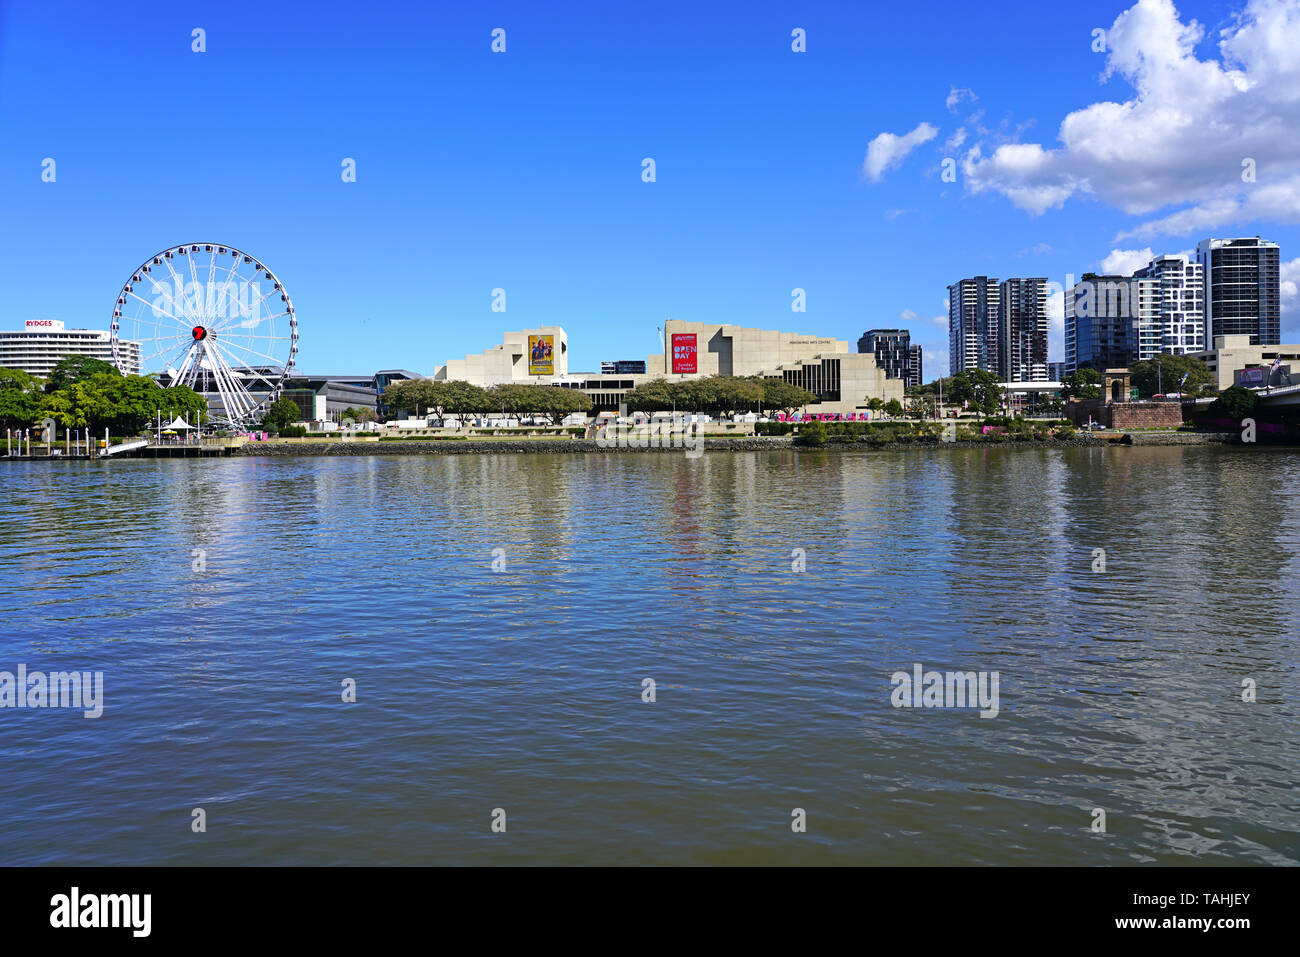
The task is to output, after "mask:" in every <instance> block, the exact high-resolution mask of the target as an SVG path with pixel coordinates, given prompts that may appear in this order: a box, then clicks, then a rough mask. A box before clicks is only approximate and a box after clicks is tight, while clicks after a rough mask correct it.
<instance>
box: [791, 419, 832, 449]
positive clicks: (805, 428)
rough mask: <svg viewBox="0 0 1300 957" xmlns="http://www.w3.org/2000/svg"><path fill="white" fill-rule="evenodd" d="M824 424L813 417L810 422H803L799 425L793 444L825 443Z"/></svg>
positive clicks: (813, 444)
mask: <svg viewBox="0 0 1300 957" xmlns="http://www.w3.org/2000/svg"><path fill="white" fill-rule="evenodd" d="M826 434H827V433H826V425H825V423H822V422H819V421H817V420H816V419H813V420H812V421H811V422H803V423H801V424H800V425H799V434H798V435H796V436H795V437H794V443H795V445H811V446H817V445H825V444H826Z"/></svg>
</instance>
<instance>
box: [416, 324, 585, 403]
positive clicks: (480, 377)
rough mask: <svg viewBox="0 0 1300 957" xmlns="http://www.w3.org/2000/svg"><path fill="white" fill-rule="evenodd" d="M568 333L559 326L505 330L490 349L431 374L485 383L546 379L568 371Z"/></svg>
mask: <svg viewBox="0 0 1300 957" xmlns="http://www.w3.org/2000/svg"><path fill="white" fill-rule="evenodd" d="M568 372H569V337H568V336H567V335H566V334H565V332H564V329H563V328H561V327H560V326H540V327H539V328H537V329H522V330H520V331H518V332H507V333H505V335H503V336H502V337H501V342H500V343H498V344H497V345H495V346H492V347H491V348H490V349H485V350H483V351H482V352H479V353H476V354H474V355H470V356H466V357H465V358H464V359H452V360H450V361H449V362H448V363H447V364H446V365H443V366H439V367H438V369H437V371H435V372H434V374H433V378H434V379H439V380H445V381H449V382H472V383H473V384H474V385H477V386H482V387H485V388H486V387H487V386H493V385H503V384H506V383H510V382H534V383H542V384H544V383H546V382H548V381H549V380H551V379H553V378H555V377H556V376H564V375H568Z"/></svg>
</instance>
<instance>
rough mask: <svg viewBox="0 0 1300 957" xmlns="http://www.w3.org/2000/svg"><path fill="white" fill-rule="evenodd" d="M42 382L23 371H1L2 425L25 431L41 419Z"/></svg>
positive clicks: (0, 400)
mask: <svg viewBox="0 0 1300 957" xmlns="http://www.w3.org/2000/svg"><path fill="white" fill-rule="evenodd" d="M41 400H42V395H41V380H40V379H37V378H36V377H35V376H31V375H28V374H27V373H26V372H23V371H22V370H21V369H0V424H3V427H4V428H6V429H25V428H28V427H30V426H31V425H32V424H33V423H34V422H35V421H36V420H38V419H39V418H40V416H39V415H37V412H38V411H39V410H40V407H41Z"/></svg>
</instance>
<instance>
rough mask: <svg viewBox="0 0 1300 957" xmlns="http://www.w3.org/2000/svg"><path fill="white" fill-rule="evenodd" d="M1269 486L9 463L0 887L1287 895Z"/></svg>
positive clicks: (724, 471) (616, 461)
mask: <svg viewBox="0 0 1300 957" xmlns="http://www.w3.org/2000/svg"><path fill="white" fill-rule="evenodd" d="M1298 464H1300V453H1297V452H1292V451H1277V450H1267V449H1259V450H1242V449H1233V450H1226V449H1218V448H1124V449H996V448H977V449H971V448H941V449H921V450H905V451H876V452H861V453H859V452H794V451H784V452H780V451H777V452H754V453H722V452H718V453H714V452H710V453H708V454H706V455H704V456H703V457H702V458H699V459H695V460H691V459H688V458H686V456H685V455H683V454H677V453H642V454H637V453H624V454H604V455H600V454H592V455H585V454H575V455H517V456H509V455H500V456H497V455H463V456H462V455H444V456H372V457H347V458H319V457H284V458H232V459H224V460H215V461H183V460H161V461H144V460H136V461H115V462H111V463H98V462H63V463H51V464H44V463H0V488H2V489H3V502H4V508H3V519H0V582H2V583H3V592H2V593H3V595H4V611H3V614H2V615H0V635H2V637H0V670H2V671H8V672H11V673H16V670H17V668H18V667H19V665H25V666H26V668H27V670H28V671H29V672H35V671H42V672H45V673H49V672H55V671H73V670H76V671H86V672H94V671H100V672H102V673H103V693H102V707H103V713H102V715H101V716H100V717H99V718H91V719H88V718H85V717H84V716H83V710H82V709H80V708H76V709H74V708H35V707H25V708H17V707H13V708H5V709H2V710H0V863H3V864H32V863H81V864H272V863H277V864H299V863H303V864H336V863H341V864H348V863H355V864H426V863H429V864H440V863H515V864H518V863H564V864H569V863H594V864H642V863H794V864H797V863H831V864H845V863H860V864H1135V863H1163V864H1179V863H1187V864H1225V863H1247V864H1283V863H1290V864H1295V863H1298V862H1300V790H1298V788H1297V785H1298V784H1300V721H1298V720H1297V714H1298V709H1297V706H1296V702H1297V694H1298V692H1300V688H1298V687H1297V685H1298V682H1297V676H1298V674H1300V672H1298V670H1297V663H1296V661H1297V653H1296V622H1297V621H1298V620H1300V586H1298V585H1297V554H1298V553H1300V533H1298V532H1297V521H1296V516H1297V514H1300V487H1298V486H1297V483H1296V481H1295V474H1296V467H1297V465H1298ZM1096 549H1102V550H1104V556H1102V555H1101V554H1100V553H1097V552H1096V551H1095V550H1096ZM1103 557H1104V571H1103V570H1100V567H1099V566H1100V564H1101V562H1100V560H1101V559H1102V558H1103ZM1094 568H1098V570H1096V571H1094ZM918 665H919V666H920V667H921V668H922V669H923V671H930V670H937V671H939V672H941V673H944V672H947V671H961V672H966V671H973V672H977V673H985V676H986V677H989V676H991V675H992V673H994V672H996V673H997V677H998V701H997V704H998V708H997V714H996V716H992V717H981V713H980V710H979V709H978V708H973V707H969V706H967V707H924V708H922V707H913V708H905V707H895V703H896V701H898V700H899V692H896V683H895V682H894V681H893V680H892V676H893V675H895V673H898V672H903V673H907V674H909V675H910V674H913V673H914V669H915V667H916V666H918ZM646 679H652V680H653V686H649V685H648V684H647V683H646ZM0 680H2V676H0ZM989 680H991V677H989ZM351 683H355V698H356V700H355V701H344V700H343V698H344V697H345V696H346V694H347V689H348V688H349V687H350V685H351ZM1252 689H1253V697H1254V699H1255V700H1253V701H1251V700H1245V701H1244V700H1243V695H1244V696H1245V697H1247V698H1250V697H1252V694H1251V693H1250V692H1251V690H1252ZM651 691H653V698H654V700H653V701H647V700H644V698H647V697H650V696H651ZM947 703H949V704H952V703H953V702H952V701H948V702H947ZM966 704H967V705H969V704H970V702H966ZM196 809H202V813H201V814H198V813H197V812H196ZM795 809H802V811H803V813H802V815H799V813H798V812H797V811H796V810H795ZM1103 814H1104V827H1105V830H1104V831H1101V830H1099V829H1098V828H1099V827H1100V824H1101V823H1102V821H1103V818H1102V815H1103ZM503 818H504V826H505V830H504V832H494V830H493V822H494V821H496V822H497V825H498V827H499V826H500V825H501V821H502V819H503ZM200 819H201V820H202V822H203V824H204V826H205V828H206V830H202V831H197V832H196V827H198V824H197V823H196V821H199V820H200ZM800 820H803V821H804V822H806V830H804V831H798V830H796V829H795V827H794V826H792V824H793V825H797V824H798V823H799V821H800Z"/></svg>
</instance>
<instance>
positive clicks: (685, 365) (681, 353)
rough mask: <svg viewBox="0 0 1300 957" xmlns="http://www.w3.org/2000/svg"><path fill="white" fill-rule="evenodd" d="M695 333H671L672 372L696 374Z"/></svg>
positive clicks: (697, 369)
mask: <svg viewBox="0 0 1300 957" xmlns="http://www.w3.org/2000/svg"><path fill="white" fill-rule="evenodd" d="M698 371H699V368H698V366H697V363H696V350H695V333H693V332H674V333H673V372H698Z"/></svg>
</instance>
